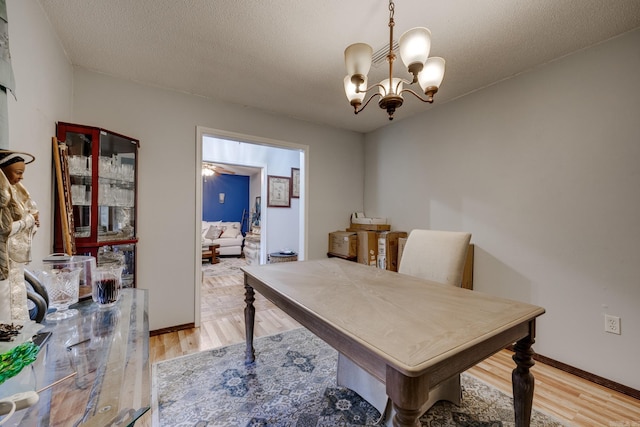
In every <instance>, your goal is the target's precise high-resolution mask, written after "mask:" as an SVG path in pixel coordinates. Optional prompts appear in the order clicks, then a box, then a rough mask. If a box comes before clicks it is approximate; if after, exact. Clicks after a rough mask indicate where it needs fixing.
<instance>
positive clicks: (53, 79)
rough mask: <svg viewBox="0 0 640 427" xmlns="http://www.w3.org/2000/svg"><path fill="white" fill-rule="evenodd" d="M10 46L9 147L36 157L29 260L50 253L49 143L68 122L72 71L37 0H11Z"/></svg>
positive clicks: (29, 181)
mask: <svg viewBox="0 0 640 427" xmlns="http://www.w3.org/2000/svg"><path fill="white" fill-rule="evenodd" d="M7 13H8V16H9V47H10V50H11V57H12V64H13V72H14V75H15V79H16V97H17V101H16V100H15V99H14V98H13V97H12V96H11V95H9V97H8V98H9V138H10V143H9V148H10V149H13V150H21V151H26V152H29V153H31V154H33V155H34V156H35V158H36V161H35V162H34V163H31V164H29V165H28V166H27V169H26V172H25V177H24V181H23V183H24V185H25V186H26V187H27V189H28V190H29V192H30V193H31V197H32V198H33V199H34V200H35V201H36V203H37V204H38V208H39V210H40V212H41V213H40V229H39V230H38V233H37V234H36V236H35V237H34V241H33V249H32V258H33V260H34V262H33V263H32V264H31V267H37V264H38V263H39V261H40V260H42V259H43V258H44V257H46V256H47V255H49V254H50V253H52V252H53V237H52V236H53V214H52V212H53V203H54V201H53V187H52V175H53V172H52V167H51V165H52V160H51V154H52V142H51V138H52V137H53V136H55V134H56V121H57V120H68V119H69V118H70V117H71V95H72V76H73V74H72V69H71V66H70V65H69V62H68V61H67V59H66V56H65V54H64V52H63V50H62V49H61V47H60V46H59V44H58V43H57V36H56V35H55V33H53V31H52V29H51V27H50V26H49V22H48V21H47V20H46V18H45V16H44V13H43V12H42V9H41V7H40V4H39V3H38V2H37V1H36V0H9V1H8V2H7Z"/></svg>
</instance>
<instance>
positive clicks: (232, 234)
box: [220, 227, 240, 239]
mask: <svg viewBox="0 0 640 427" xmlns="http://www.w3.org/2000/svg"><path fill="white" fill-rule="evenodd" d="M238 234H240V230H238V229H237V228H233V227H227V228H226V229H225V230H224V231H223V232H222V234H221V235H220V238H221V239H227V238H231V239H235V238H236V237H238Z"/></svg>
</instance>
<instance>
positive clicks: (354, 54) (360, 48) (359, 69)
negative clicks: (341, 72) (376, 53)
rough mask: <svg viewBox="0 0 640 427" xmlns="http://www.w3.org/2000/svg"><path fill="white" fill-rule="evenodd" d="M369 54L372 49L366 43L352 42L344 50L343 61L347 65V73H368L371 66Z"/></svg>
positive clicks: (371, 53) (351, 74)
mask: <svg viewBox="0 0 640 427" xmlns="http://www.w3.org/2000/svg"><path fill="white" fill-rule="evenodd" d="M371 55H373V49H372V48H371V46H369V45H368V44H366V43H354V44H352V45H351V46H349V47H347V48H346V49H345V50H344V63H345V65H346V66H347V74H349V75H350V76H353V75H354V74H362V75H363V76H366V75H367V74H369V69H370V68H371Z"/></svg>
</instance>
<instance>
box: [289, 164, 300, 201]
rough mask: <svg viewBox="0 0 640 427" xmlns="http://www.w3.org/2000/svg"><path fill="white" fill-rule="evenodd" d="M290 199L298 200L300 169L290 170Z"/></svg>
mask: <svg viewBox="0 0 640 427" xmlns="http://www.w3.org/2000/svg"><path fill="white" fill-rule="evenodd" d="M291 198H292V199H299V198H300V169H298V168H291Z"/></svg>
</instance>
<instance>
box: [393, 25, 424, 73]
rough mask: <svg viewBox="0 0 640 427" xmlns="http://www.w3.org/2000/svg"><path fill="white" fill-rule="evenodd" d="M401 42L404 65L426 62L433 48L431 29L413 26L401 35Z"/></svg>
mask: <svg viewBox="0 0 640 427" xmlns="http://www.w3.org/2000/svg"><path fill="white" fill-rule="evenodd" d="M399 44H400V57H401V58H402V62H404V65H406V66H407V67H409V66H410V65H411V64H416V63H420V64H424V63H425V62H426V61H427V58H428V57H429V51H430V50H431V31H429V29H428V28H425V27H416V28H412V29H410V30H409V31H407V32H405V33H404V34H403V35H402V36H401V37H400V42H399Z"/></svg>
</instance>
